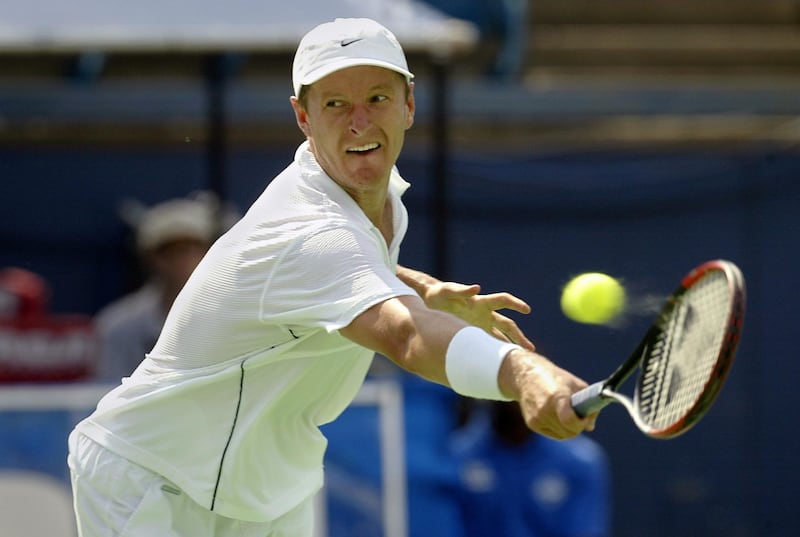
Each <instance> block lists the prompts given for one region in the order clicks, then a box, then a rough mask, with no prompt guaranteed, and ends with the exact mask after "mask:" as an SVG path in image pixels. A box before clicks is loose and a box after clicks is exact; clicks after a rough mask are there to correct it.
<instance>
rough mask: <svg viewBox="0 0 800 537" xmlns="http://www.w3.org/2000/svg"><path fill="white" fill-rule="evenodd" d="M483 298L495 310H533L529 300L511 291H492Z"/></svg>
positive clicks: (524, 311)
mask: <svg viewBox="0 0 800 537" xmlns="http://www.w3.org/2000/svg"><path fill="white" fill-rule="evenodd" d="M481 300H482V301H483V302H484V304H485V305H486V306H488V307H489V308H491V309H493V310H495V311H497V310H503V309H506V310H512V311H516V312H519V313H525V314H527V313H530V312H531V307H530V305H528V303H527V302H525V301H524V300H522V299H521V298H517V297H515V296H514V295H512V294H511V293H491V294H488V295H484V296H483V297H481Z"/></svg>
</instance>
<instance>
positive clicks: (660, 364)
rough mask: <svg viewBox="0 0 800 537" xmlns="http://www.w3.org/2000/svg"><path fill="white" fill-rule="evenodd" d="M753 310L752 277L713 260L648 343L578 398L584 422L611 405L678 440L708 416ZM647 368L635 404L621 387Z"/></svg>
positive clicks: (690, 281)
mask: <svg viewBox="0 0 800 537" xmlns="http://www.w3.org/2000/svg"><path fill="white" fill-rule="evenodd" d="M744 309H745V285H744V277H743V276H742V273H741V272H740V271H739V269H738V267H736V265H734V264H733V263H731V262H729V261H722V260H717V261H708V262H706V263H704V264H702V265H700V266H699V267H697V268H695V269H694V270H693V271H691V272H690V273H689V274H688V275H686V277H684V279H683V281H682V282H681V285H680V286H679V287H678V289H677V290H675V292H674V293H673V294H672V296H670V297H669V298H668V299H667V301H666V303H665V304H664V306H663V308H662V309H661V312H660V313H659V315H658V318H657V319H656V320H655V322H654V323H653V325H652V326H651V327H650V329H649V330H648V332H647V334H646V335H645V337H644V339H642V341H641V343H639V346H638V347H637V348H636V350H635V351H634V352H633V354H631V356H630V358H628V359H627V360H626V361H625V363H623V364H622V365H621V366H620V367H619V368H618V369H617V370H616V371H615V372H614V373H613V374H612V375H611V376H610V377H608V379H606V380H604V381H601V382H597V383H595V384H592V385H591V386H589V387H588V388H585V389H583V390H581V391H579V392H577V393H575V394H574V395H573V396H572V407H573V408H574V409H575V412H576V413H577V414H578V415H580V416H586V415H588V414H591V413H593V412H597V411H599V410H600V409H602V408H603V407H605V406H606V405H608V404H609V403H611V402H617V403H620V404H622V405H623V406H624V407H625V408H626V409H627V410H628V413H629V414H630V415H631V417H632V418H633V421H634V422H635V423H636V426H637V427H639V429H641V430H642V432H644V433H645V434H646V435H648V436H651V437H654V438H673V437H675V436H678V435H680V434H682V433H684V432H686V431H687V430H689V428H691V427H692V426H693V425H694V424H695V423H697V422H698V421H699V420H700V419H701V418H702V417H703V415H704V414H705V413H706V411H708V409H709V407H710V406H711V404H712V403H713V402H714V399H716V397H717V395H718V394H719V391H720V389H721V388H722V385H723V383H724V382H725V378H726V376H727V374H728V371H729V370H730V367H731V364H732V362H733V358H734V355H735V354H736V347H737V345H738V343H739V336H740V334H741V330H742V321H743V318H744ZM637 368H638V369H639V370H640V373H639V379H638V381H637V384H636V388H635V391H634V395H633V400H631V399H630V398H629V397H626V396H625V395H622V394H620V393H619V392H618V391H617V390H618V389H619V387H620V385H621V384H622V383H623V382H625V380H626V379H627V378H628V377H629V376H630V375H631V374H632V373H633V372H634V371H635V370H636V369H637Z"/></svg>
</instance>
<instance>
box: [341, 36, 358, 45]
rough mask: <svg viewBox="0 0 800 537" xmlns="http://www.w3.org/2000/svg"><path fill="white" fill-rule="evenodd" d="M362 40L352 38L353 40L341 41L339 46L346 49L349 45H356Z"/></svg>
mask: <svg viewBox="0 0 800 537" xmlns="http://www.w3.org/2000/svg"><path fill="white" fill-rule="evenodd" d="M363 40H364V38H363V37H354V38H353V39H343V40H342V41H341V43H340V45H342V46H343V47H347V46H349V45H352V44H353V43H358V42H359V41H363Z"/></svg>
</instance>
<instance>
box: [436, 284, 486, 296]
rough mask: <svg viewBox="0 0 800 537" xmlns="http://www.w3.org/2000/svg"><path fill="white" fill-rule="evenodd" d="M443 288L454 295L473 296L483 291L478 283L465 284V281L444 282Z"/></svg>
mask: <svg viewBox="0 0 800 537" xmlns="http://www.w3.org/2000/svg"><path fill="white" fill-rule="evenodd" d="M442 290H444V291H446V292H447V293H448V294H450V295H453V296H459V297H461V298H471V297H474V296H475V295H477V294H478V293H480V292H481V286H480V285H478V284H477V283H474V284H472V285H465V284H463V283H456V282H444V283H443V284H442Z"/></svg>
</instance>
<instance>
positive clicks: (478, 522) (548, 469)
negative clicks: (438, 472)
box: [453, 402, 610, 537]
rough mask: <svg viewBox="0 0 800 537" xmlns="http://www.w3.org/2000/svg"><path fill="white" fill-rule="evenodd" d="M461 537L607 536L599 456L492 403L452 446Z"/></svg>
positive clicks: (604, 471) (587, 443)
mask: <svg viewBox="0 0 800 537" xmlns="http://www.w3.org/2000/svg"><path fill="white" fill-rule="evenodd" d="M453 454H454V456H455V458H456V460H457V461H458V464H459V472H460V476H461V486H460V491H459V492H458V498H459V503H460V505H461V512H462V517H463V520H464V530H465V533H464V534H465V536H466V537H485V536H487V535H493V536H496V537H533V536H535V537H607V536H608V535H610V528H609V526H610V499H609V494H610V482H609V480H610V477H609V468H608V462H607V459H606V455H605V452H604V451H603V450H602V448H601V447H600V446H599V445H598V444H597V443H596V442H594V441H592V440H590V439H589V438H587V437H584V436H579V437H576V438H573V439H571V440H565V441H560V442H559V441H556V440H551V439H549V438H547V437H544V436H540V435H537V434H535V433H533V432H531V431H530V430H529V429H528V428H527V427H526V426H525V423H524V421H523V419H522V416H521V414H520V412H519V405H517V404H515V403H502V402H497V403H491V406H490V407H489V409H488V410H486V409H484V410H483V411H480V412H477V413H475V414H474V415H473V417H472V418H471V419H470V420H469V422H468V423H467V425H465V427H464V428H463V429H461V430H460V431H459V432H458V433H457V434H456V436H455V439H454V441H453Z"/></svg>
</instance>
